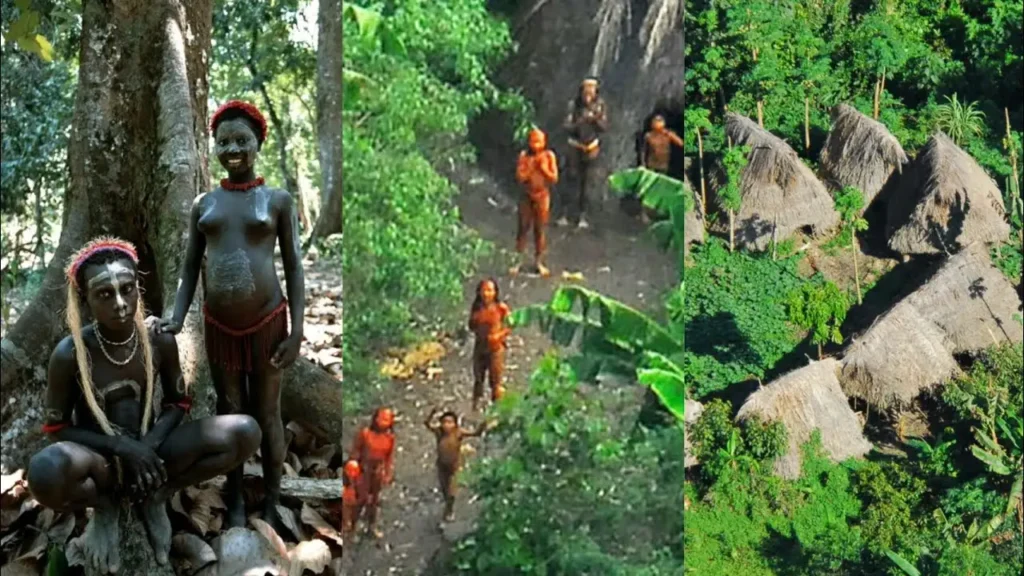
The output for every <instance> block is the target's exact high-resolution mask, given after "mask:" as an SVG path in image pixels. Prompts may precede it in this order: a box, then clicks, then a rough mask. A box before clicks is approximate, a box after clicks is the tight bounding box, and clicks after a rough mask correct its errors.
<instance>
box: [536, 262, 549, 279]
mask: <svg viewBox="0 0 1024 576" xmlns="http://www.w3.org/2000/svg"><path fill="white" fill-rule="evenodd" d="M537 272H538V273H540V275H541V278H547V277H548V276H551V270H549V269H548V267H547V266H545V265H543V264H537Z"/></svg>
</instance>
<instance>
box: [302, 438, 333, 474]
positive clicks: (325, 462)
mask: <svg viewBox="0 0 1024 576" xmlns="http://www.w3.org/2000/svg"><path fill="white" fill-rule="evenodd" d="M337 451H338V446H337V445H336V444H328V445H326V446H322V447H320V448H319V449H317V450H314V451H313V452H312V453H311V454H310V455H308V456H306V457H304V458H302V459H301V462H302V470H303V471H306V470H316V469H317V468H326V467H327V466H329V465H330V463H331V458H334V453H335V452H337Z"/></svg>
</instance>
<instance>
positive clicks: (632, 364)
mask: <svg viewBox="0 0 1024 576" xmlns="http://www.w3.org/2000/svg"><path fill="white" fill-rule="evenodd" d="M510 324H511V325H512V326H527V325H536V326H538V327H539V328H540V329H541V331H543V332H544V333H545V334H547V335H548V336H549V337H550V338H551V340H552V341H553V342H554V343H555V344H556V345H558V346H561V347H570V346H572V345H573V344H574V343H576V344H577V345H578V351H579V353H578V354H577V355H576V356H574V357H571V358H570V359H569V363H570V365H572V367H573V369H574V370H575V372H576V375H577V377H578V378H579V379H580V380H583V381H586V380H594V379H596V378H597V377H598V376H600V375H602V374H610V375H619V376H627V377H632V378H636V379H637V381H638V382H639V383H640V384H642V385H644V386H648V387H649V388H650V389H651V391H653V392H654V393H655V395H657V397H658V399H659V400H660V401H661V403H662V405H663V406H664V407H665V408H666V409H667V410H668V411H669V412H671V413H672V415H673V416H675V417H676V418H677V419H678V420H679V421H680V422H681V421H682V420H683V413H684V404H685V382H684V374H683V369H682V368H681V367H680V364H679V362H678V361H677V360H676V359H677V358H680V357H681V355H682V352H683V341H682V337H681V336H679V337H677V336H675V335H673V334H672V333H670V332H669V331H668V330H667V329H665V328H664V327H663V326H661V325H660V324H658V323H657V322H655V321H654V320H653V319H651V318H650V317H649V316H647V315H645V314H643V313H642V312H640V311H638V310H636V309H634V308H632V307H630V306H627V305H626V304H623V303H621V302H618V301H616V300H613V299H611V298H607V297H605V296H602V295H601V294H599V293H597V292H595V291H593V290H589V289H587V288H583V287H581V286H561V287H559V288H558V289H557V290H556V291H555V293H554V295H552V297H551V301H550V302H549V303H547V304H537V305H533V306H528V307H525V308H520V309H519V310H516V311H515V312H514V313H513V314H512V317H511V318H510Z"/></svg>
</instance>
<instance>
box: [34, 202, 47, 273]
mask: <svg viewBox="0 0 1024 576" xmlns="http://www.w3.org/2000/svg"><path fill="white" fill-rule="evenodd" d="M32 188H33V189H32V195H33V196H35V202H36V206H35V208H36V209H35V216H36V249H35V252H36V266H37V267H39V268H46V243H45V242H43V235H44V234H43V232H44V230H45V228H46V226H45V222H44V220H43V187H42V186H41V185H38V184H37V185H35V186H33V187H32Z"/></svg>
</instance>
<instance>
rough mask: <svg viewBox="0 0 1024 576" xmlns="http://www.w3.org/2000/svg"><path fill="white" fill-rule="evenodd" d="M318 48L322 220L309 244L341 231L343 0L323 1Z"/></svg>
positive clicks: (319, 221) (318, 123)
mask: <svg viewBox="0 0 1024 576" xmlns="http://www.w3.org/2000/svg"><path fill="white" fill-rule="evenodd" d="M318 24H319V27H320V30H319V36H318V45H317V54H316V60H317V78H316V107H317V138H318V139H319V141H320V174H321V184H320V217H319V218H318V219H317V223H316V227H315V228H314V229H313V233H312V234H311V235H310V237H309V240H307V242H306V247H308V246H309V244H310V243H311V242H312V241H313V240H314V239H315V238H323V237H325V236H329V235H331V234H337V233H340V232H341V231H342V222H341V220H342V217H341V214H342V191H341V106H342V101H341V66H342V49H341V0H320V15H319V23H318Z"/></svg>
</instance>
